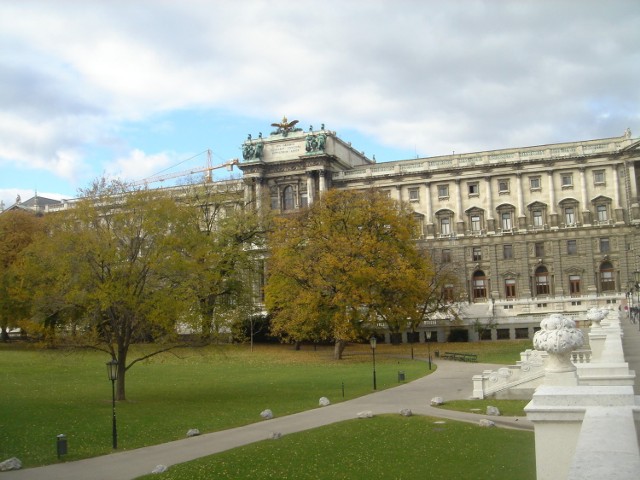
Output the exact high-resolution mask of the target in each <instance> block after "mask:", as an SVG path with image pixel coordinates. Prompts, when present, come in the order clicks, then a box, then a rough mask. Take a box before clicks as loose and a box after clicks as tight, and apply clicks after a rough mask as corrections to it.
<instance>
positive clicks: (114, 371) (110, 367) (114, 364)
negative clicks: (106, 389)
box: [107, 358, 118, 450]
mask: <svg viewBox="0 0 640 480" xmlns="http://www.w3.org/2000/svg"><path fill="white" fill-rule="evenodd" d="M107 375H108V377H109V380H111V407H112V412H113V414H112V418H113V422H112V424H113V431H112V436H113V449H114V450H116V449H117V448H118V430H117V429H116V380H117V379H118V361H117V360H116V359H115V358H114V359H113V360H111V361H110V362H107Z"/></svg>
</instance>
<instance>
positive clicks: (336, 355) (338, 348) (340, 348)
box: [333, 340, 347, 360]
mask: <svg viewBox="0 0 640 480" xmlns="http://www.w3.org/2000/svg"><path fill="white" fill-rule="evenodd" d="M346 346H347V342H345V341H344V340H336V344H335V346H334V347H333V359H334V360H342V352H344V349H345V347H346Z"/></svg>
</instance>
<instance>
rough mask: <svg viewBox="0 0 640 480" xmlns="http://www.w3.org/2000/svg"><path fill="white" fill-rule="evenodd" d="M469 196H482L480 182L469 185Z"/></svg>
mask: <svg viewBox="0 0 640 480" xmlns="http://www.w3.org/2000/svg"><path fill="white" fill-rule="evenodd" d="M467 186H468V187H469V195H471V196H476V195H479V194H480V184H479V183H478V182H473V183H468V184H467Z"/></svg>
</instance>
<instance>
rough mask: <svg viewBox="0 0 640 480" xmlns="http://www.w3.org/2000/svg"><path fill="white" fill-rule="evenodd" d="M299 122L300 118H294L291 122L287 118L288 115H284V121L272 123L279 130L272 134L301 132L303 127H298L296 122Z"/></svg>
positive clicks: (284, 134)
mask: <svg viewBox="0 0 640 480" xmlns="http://www.w3.org/2000/svg"><path fill="white" fill-rule="evenodd" d="M297 123H298V120H293V121H291V122H289V121H288V120H287V117H286V116H285V117H282V121H281V122H280V123H272V124H271V126H272V127H276V128H277V130H276V131H275V132H271V135H279V134H282V135H283V136H285V137H286V136H287V134H288V133H289V132H299V131H301V130H302V129H301V128H296V124H297Z"/></svg>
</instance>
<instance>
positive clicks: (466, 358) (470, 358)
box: [442, 352, 478, 362]
mask: <svg viewBox="0 0 640 480" xmlns="http://www.w3.org/2000/svg"><path fill="white" fill-rule="evenodd" d="M442 358H444V359H446V360H457V361H459V362H477V361H478V355H476V354H475V353H456V352H444V354H443V355H442Z"/></svg>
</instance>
